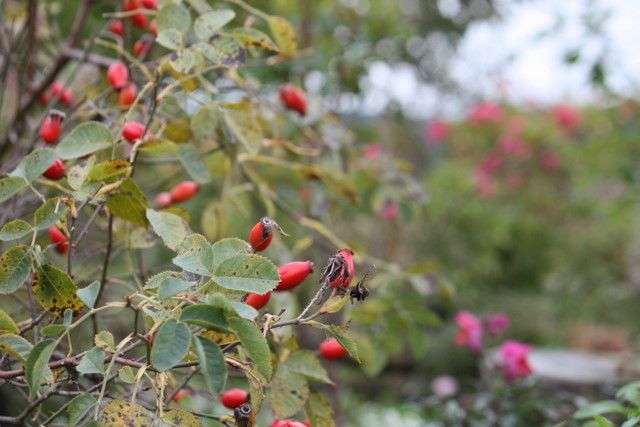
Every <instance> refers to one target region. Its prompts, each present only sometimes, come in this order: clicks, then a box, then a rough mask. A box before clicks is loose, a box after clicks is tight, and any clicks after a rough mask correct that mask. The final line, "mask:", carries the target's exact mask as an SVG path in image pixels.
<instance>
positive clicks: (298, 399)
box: [271, 365, 309, 418]
mask: <svg viewBox="0 0 640 427" xmlns="http://www.w3.org/2000/svg"><path fill="white" fill-rule="evenodd" d="M308 398H309V384H308V383H307V380H306V379H305V378H304V377H303V376H302V375H299V374H296V373H295V372H292V371H290V370H289V369H287V368H286V366H283V365H281V366H279V367H278V370H277V371H276V373H275V375H274V376H273V381H272V382H271V408H272V409H273V413H274V414H275V416H276V417H278V418H288V417H291V416H293V415H295V414H296V413H297V412H298V411H300V410H301V409H302V407H303V406H304V404H305V402H306V401H307V399H308Z"/></svg>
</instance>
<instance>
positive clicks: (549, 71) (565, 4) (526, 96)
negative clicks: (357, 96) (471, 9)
mask: <svg viewBox="0 0 640 427" xmlns="http://www.w3.org/2000/svg"><path fill="white" fill-rule="evenodd" d="M439 3H440V4H441V5H442V7H443V8H448V9H449V10H451V11H454V12H455V7H456V4H457V0H440V1H439ZM588 3H594V4H597V5H598V6H599V7H600V8H602V9H604V10H608V11H609V12H610V14H611V15H610V17H609V18H608V19H607V20H606V23H605V24H604V34H605V38H606V40H607V41H608V42H607V43H606V45H607V54H606V58H607V63H606V65H607V83H608V84H609V85H610V87H611V88H612V89H614V90H615V91H616V92H618V93H620V94H624V95H627V96H635V95H637V88H638V87H640V0H527V1H524V2H522V3H520V2H514V1H509V0H504V1H503V6H502V7H501V15H502V17H501V19H499V20H492V21H490V22H480V23H475V24H473V25H472V26H471V27H469V29H468V31H467V34H466V35H465V37H464V39H463V40H462V42H461V44H460V46H459V49H458V54H457V56H456V59H455V60H454V62H453V64H452V69H451V70H452V77H453V78H454V79H455V81H457V82H458V83H459V84H461V85H462V86H463V87H465V88H467V89H468V90H469V91H471V92H473V93H475V94H477V95H478V96H479V97H485V98H489V99H506V100H508V101H509V102H512V103H517V104H523V105H529V104H533V105H542V106H544V105H553V104H556V103H559V102H565V101H566V102H572V103H588V102H593V101H597V100H598V93H597V92H596V91H594V90H593V89H592V87H591V85H590V84H589V72H590V64H592V63H593V60H594V59H595V58H597V57H598V56H599V55H600V54H601V52H602V51H603V49H604V43H603V42H602V38H597V37H592V36H590V35H589V33H588V31H587V30H586V29H585V26H584V19H583V18H584V15H585V12H586V10H587V4H588ZM559 18H560V19H559ZM558 23H560V25H558ZM552 29H553V30H554V31H550V30H552ZM545 33H547V34H548V36H544V34H545ZM575 48H580V51H581V53H582V54H583V56H582V60H581V61H579V62H578V63H577V64H573V65H567V64H566V63H565V62H564V57H565V54H566V53H567V51H568V50H571V49H575ZM583 61H584V62H583ZM415 75H416V74H415V71H414V70H413V69H412V68H411V67H408V66H404V65H402V64H400V65H398V66H396V67H395V68H394V69H393V70H392V69H390V68H389V66H388V65H386V64H382V63H376V64H373V65H372V66H371V67H370V70H369V76H368V78H367V79H365V81H366V82H367V83H366V84H367V86H368V90H367V92H368V95H367V98H366V99H365V102H364V110H365V111H366V112H368V113H370V114H376V113H377V112H380V111H381V109H383V108H384V106H385V105H386V103H387V101H388V100H389V99H394V100H396V101H398V102H399V103H400V104H402V105H403V108H404V110H405V111H408V112H409V113H410V115H412V116H414V117H415V118H428V117H431V116H434V115H449V116H451V115H459V114H461V112H462V110H464V105H462V104H464V103H461V102H460V100H459V99H455V98H453V99H443V98H442V97H441V95H440V94H438V93H437V92H435V91H434V89H433V88H431V87H429V86H426V85H422V84H420V83H418V81H417V79H416V78H415Z"/></svg>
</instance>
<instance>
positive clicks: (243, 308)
mask: <svg viewBox="0 0 640 427" xmlns="http://www.w3.org/2000/svg"><path fill="white" fill-rule="evenodd" d="M231 306H233V309H234V310H235V311H236V313H238V316H240V317H242V318H244V319H248V320H253V319H255V318H256V317H257V316H258V310H256V309H255V308H253V307H251V306H250V305H247V304H245V303H243V302H240V301H231Z"/></svg>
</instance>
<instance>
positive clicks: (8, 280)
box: [0, 245, 32, 294]
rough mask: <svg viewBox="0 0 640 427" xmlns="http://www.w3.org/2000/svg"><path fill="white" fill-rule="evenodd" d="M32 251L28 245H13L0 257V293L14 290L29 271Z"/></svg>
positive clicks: (8, 292)
mask: <svg viewBox="0 0 640 427" xmlns="http://www.w3.org/2000/svg"><path fill="white" fill-rule="evenodd" d="M31 257H32V252H31V249H30V248H29V247H28V246H24V245H20V246H14V247H13V248H11V249H9V250H8V251H7V252H5V253H4V254H2V256H1V257H0V294H10V293H12V292H15V291H16V290H17V289H18V288H20V286H22V284H23V283H24V281H25V280H26V279H27V277H28V276H29V273H30V272H31Z"/></svg>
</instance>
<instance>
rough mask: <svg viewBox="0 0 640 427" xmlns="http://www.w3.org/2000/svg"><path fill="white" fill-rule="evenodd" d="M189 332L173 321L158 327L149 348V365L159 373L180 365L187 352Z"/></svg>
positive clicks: (182, 324) (189, 339) (183, 325)
mask: <svg viewBox="0 0 640 427" xmlns="http://www.w3.org/2000/svg"><path fill="white" fill-rule="evenodd" d="M190 341H191V332H190V331H189V328H188V327H187V325H185V324H184V323H181V322H177V321H176V320H174V319H169V320H167V321H166V322H165V323H164V325H162V326H161V327H160V330H158V333H157V335H156V338H155V340H154V341H153V347H152V348H151V364H152V365H153V367H154V368H156V369H157V370H158V371H160V372H164V371H166V370H169V369H171V368H173V367H174V366H175V365H177V364H178V363H180V361H181V360H182V358H184V357H185V356H186V355H187V352H188V351H189V343H190Z"/></svg>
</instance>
